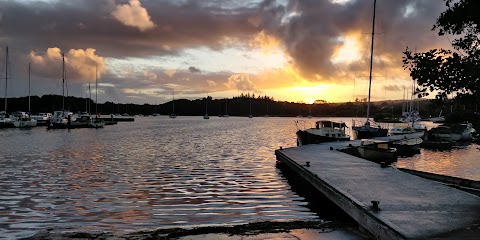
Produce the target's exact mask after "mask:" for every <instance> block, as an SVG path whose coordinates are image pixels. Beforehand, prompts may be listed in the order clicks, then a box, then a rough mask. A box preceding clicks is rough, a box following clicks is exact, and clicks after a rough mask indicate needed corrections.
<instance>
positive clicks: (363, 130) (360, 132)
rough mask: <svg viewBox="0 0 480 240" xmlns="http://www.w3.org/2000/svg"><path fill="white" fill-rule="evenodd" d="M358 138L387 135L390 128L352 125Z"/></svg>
mask: <svg viewBox="0 0 480 240" xmlns="http://www.w3.org/2000/svg"><path fill="white" fill-rule="evenodd" d="M352 129H353V131H354V132H355V135H356V138H357V139H369V138H375V137H386V136H387V135H388V129H386V128H376V127H364V126H362V127H352Z"/></svg>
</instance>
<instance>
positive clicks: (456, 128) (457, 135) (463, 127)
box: [449, 123, 476, 141]
mask: <svg viewBox="0 0 480 240" xmlns="http://www.w3.org/2000/svg"><path fill="white" fill-rule="evenodd" d="M449 127H450V129H451V130H452V140H453V141H471V140H472V139H473V138H474V136H475V133H476V132H475V128H473V125H472V124H471V123H456V124H451V125H449Z"/></svg>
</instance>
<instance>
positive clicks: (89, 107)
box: [88, 83, 92, 115]
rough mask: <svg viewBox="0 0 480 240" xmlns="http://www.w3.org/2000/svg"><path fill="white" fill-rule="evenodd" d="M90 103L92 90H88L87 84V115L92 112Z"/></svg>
mask: <svg viewBox="0 0 480 240" xmlns="http://www.w3.org/2000/svg"><path fill="white" fill-rule="evenodd" d="M91 101H92V89H91V88H90V83H88V114H89V115H90V113H91V112H92V110H91V106H90V104H91V103H90V102H91Z"/></svg>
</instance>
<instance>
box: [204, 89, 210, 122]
mask: <svg viewBox="0 0 480 240" xmlns="http://www.w3.org/2000/svg"><path fill="white" fill-rule="evenodd" d="M203 119H210V116H208V94H207V97H206V98H205V115H203Z"/></svg>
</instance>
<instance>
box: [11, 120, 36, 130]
mask: <svg viewBox="0 0 480 240" xmlns="http://www.w3.org/2000/svg"><path fill="white" fill-rule="evenodd" d="M13 125H14V126H15V127H17V128H28V127H36V126H37V121H36V120H33V119H32V120H27V121H15V122H13Z"/></svg>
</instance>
